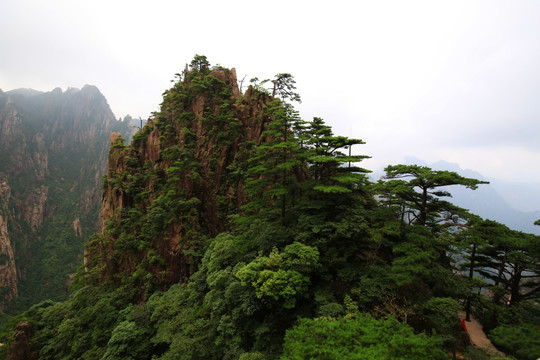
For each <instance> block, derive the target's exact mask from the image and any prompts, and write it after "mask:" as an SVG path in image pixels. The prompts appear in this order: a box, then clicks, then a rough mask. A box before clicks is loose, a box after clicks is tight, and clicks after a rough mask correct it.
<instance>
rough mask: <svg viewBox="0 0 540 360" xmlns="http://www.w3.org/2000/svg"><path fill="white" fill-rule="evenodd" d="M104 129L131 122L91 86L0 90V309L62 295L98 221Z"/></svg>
mask: <svg viewBox="0 0 540 360" xmlns="http://www.w3.org/2000/svg"><path fill="white" fill-rule="evenodd" d="M111 132H120V133H122V135H123V136H124V137H126V138H128V137H130V135H131V133H132V132H133V130H132V127H131V125H130V122H129V121H123V122H119V121H117V120H116V119H115V117H114V114H113V113H112V111H111V109H110V108H109V105H108V104H107V100H106V99H105V97H104V96H103V95H102V94H101V92H100V91H99V90H98V88H96V87H95V86H89V85H87V86H84V87H83V88H82V89H80V90H79V89H75V88H70V89H68V90H66V91H65V92H62V90H61V89H60V88H56V89H54V90H53V91H51V92H40V91H36V90H32V89H17V90H11V91H6V92H0V152H1V154H2V156H1V157H0V310H2V309H5V307H6V305H7V304H8V303H10V302H11V301H12V300H14V299H17V300H18V302H19V303H21V304H22V306H28V305H29V304H31V303H34V302H36V301H41V300H44V299H53V300H56V299H61V298H62V297H63V296H65V294H66V289H67V283H68V281H69V274H70V273H74V272H75V270H76V269H77V267H78V266H79V265H80V264H81V263H82V252H83V244H84V242H86V241H87V240H88V238H89V236H90V235H91V234H93V233H94V232H96V231H97V230H98V228H99V217H98V207H99V205H100V201H101V178H102V175H103V174H104V173H105V170H106V168H107V154H108V149H109V144H110V140H109V134H110V133H111Z"/></svg>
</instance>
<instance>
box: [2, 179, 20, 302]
mask: <svg viewBox="0 0 540 360" xmlns="http://www.w3.org/2000/svg"><path fill="white" fill-rule="evenodd" d="M10 197H11V189H10V188H9V186H8V183H7V179H6V178H5V177H4V178H2V177H0V294H1V295H3V298H4V302H9V301H11V300H12V299H13V297H15V296H17V294H18V289H17V269H16V267H15V253H14V251H13V241H12V240H11V238H10V236H9V232H8V217H9V208H8V203H9V199H10ZM0 305H3V303H0Z"/></svg>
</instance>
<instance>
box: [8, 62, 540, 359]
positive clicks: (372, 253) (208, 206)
mask: <svg viewBox="0 0 540 360" xmlns="http://www.w3.org/2000/svg"><path fill="white" fill-rule="evenodd" d="M299 101H301V97H300V95H299V94H298V93H296V87H295V80H294V78H293V76H292V75H290V74H287V73H281V74H277V75H276V76H275V78H273V79H268V80H258V79H257V78H254V79H252V81H251V83H250V85H249V87H248V89H247V90H246V91H245V92H242V89H241V87H240V89H239V87H238V82H237V80H236V73H235V71H234V69H226V68H223V67H221V66H212V65H211V64H210V63H209V62H208V60H207V58H206V57H205V56H202V55H196V56H195V57H194V59H193V61H192V62H191V63H190V64H188V65H186V68H185V69H184V70H183V72H181V73H178V74H176V77H175V80H174V83H173V86H172V87H171V88H170V89H168V90H167V91H165V92H164V93H163V102H162V104H161V109H160V111H158V112H156V113H154V114H153V116H152V118H151V119H149V121H148V122H147V124H146V125H145V126H144V127H143V128H142V129H140V130H139V131H138V132H137V133H136V134H135V135H134V137H133V140H132V142H131V144H124V140H123V139H122V138H121V137H117V138H116V139H114V141H113V144H112V145H111V149H110V152H109V170H108V173H107V175H106V176H104V178H103V200H102V219H103V226H102V231H100V232H99V233H97V234H95V235H93V236H92V237H91V238H90V240H89V241H88V242H87V243H86V245H85V259H84V264H81V266H80V267H79V269H78V271H77V274H76V275H75V277H74V280H73V285H72V287H71V292H70V295H69V298H68V299H67V300H66V301H60V302H57V301H51V300H47V301H44V302H41V303H39V304H36V305H34V306H32V307H31V308H29V309H28V310H26V311H24V312H22V313H20V314H18V315H16V316H13V317H11V318H10V319H9V320H8V321H7V322H6V324H5V325H4V326H3V328H2V329H1V333H0V337H1V338H0V342H5V345H4V346H2V347H0V358H5V359H23V358H24V359H56V360H59V359H88V360H90V359H92V360H95V359H103V360H109V359H123V360H128V359H148V360H150V359H201V360H202V359H241V360H266V359H282V360H289V359H290V360H293V359H411V360H412V359H415V360H418V359H420V360H421V359H426V360H427V359H435V360H437V359H452V358H458V357H461V358H466V359H472V360H480V359H527V360H532V359H537V358H538V357H539V356H540V332H539V330H538V329H539V327H540V312H539V309H538V304H537V301H538V299H539V297H540V242H539V239H538V236H535V235H532V234H526V233H523V232H519V231H515V230H511V229H509V228H508V227H506V226H505V225H503V224H500V223H497V222H495V221H492V220H489V219H482V218H480V217H479V216H477V215H475V214H472V213H470V212H468V211H467V209H463V208H459V207H457V206H455V205H454V204H452V202H451V201H450V200H451V189H452V187H456V186H461V187H466V188H469V189H470V191H474V190H475V189H476V188H478V187H479V186H483V185H484V184H486V183H485V182H484V181H480V180H476V179H472V178H466V177H463V176H461V175H459V174H457V173H455V172H450V171H436V170H432V169H430V168H428V167H424V166H417V165H399V164H398V165H389V166H387V167H386V169H385V176H384V177H383V178H382V179H380V180H378V181H373V180H371V179H370V177H369V173H370V171H369V170H368V169H365V168H363V167H362V166H361V164H362V160H364V159H366V158H368V155H358V152H361V148H362V144H363V141H362V140H360V139H352V138H348V137H345V136H340V135H336V134H334V133H333V131H332V129H331V127H330V126H328V125H327V124H326V123H325V121H324V120H323V119H321V118H318V117H315V118H313V119H310V120H304V119H301V118H300V116H299V113H298V112H297V111H296V110H295V108H294V104H295V103H296V102H299ZM539 225H540V223H539ZM460 316H461V317H464V318H466V319H467V320H469V319H470V318H471V317H472V318H475V319H477V320H478V321H480V322H481V323H482V325H483V326H484V331H485V332H486V333H487V335H488V337H489V338H490V340H491V341H492V342H493V344H494V345H495V347H497V349H498V350H500V351H501V352H504V353H505V354H506V356H504V355H502V354H490V353H489V352H488V351H486V350H483V349H481V348H477V347H473V346H471V344H470V341H469V337H468V334H467V332H466V331H464V328H463V326H462V322H461V320H460V319H461V318H460Z"/></svg>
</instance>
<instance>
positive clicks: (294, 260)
mask: <svg viewBox="0 0 540 360" xmlns="http://www.w3.org/2000/svg"><path fill="white" fill-rule="evenodd" d="M318 259H319V252H318V251H317V249H316V248H313V247H310V246H306V245H303V244H301V243H298V242H295V243H293V244H291V245H287V246H286V247H285V249H284V250H283V252H281V253H280V252H279V251H278V250H277V248H274V249H273V250H272V252H271V253H270V255H269V256H262V255H259V256H258V257H257V258H256V259H255V260H254V261H252V262H250V263H249V264H247V265H246V266H244V267H242V268H240V269H239V270H238V272H237V273H236V276H237V277H238V278H239V279H240V280H241V282H242V285H243V286H252V287H253V288H254V289H255V294H256V295H257V297H258V298H272V299H274V300H276V301H283V306H284V307H285V308H292V307H294V306H295V304H296V299H297V297H298V296H301V295H303V293H304V292H306V290H307V287H308V285H309V277H308V276H307V274H309V273H310V272H312V271H313V270H314V269H315V268H316V267H317V265H318Z"/></svg>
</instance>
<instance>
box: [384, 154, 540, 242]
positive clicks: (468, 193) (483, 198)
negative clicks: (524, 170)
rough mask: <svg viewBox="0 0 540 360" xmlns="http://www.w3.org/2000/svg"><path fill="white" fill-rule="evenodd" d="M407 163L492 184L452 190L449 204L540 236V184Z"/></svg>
mask: <svg viewBox="0 0 540 360" xmlns="http://www.w3.org/2000/svg"><path fill="white" fill-rule="evenodd" d="M405 163H406V164H416V165H421V166H428V167H430V168H432V169H433V170H447V171H454V172H456V173H458V174H460V175H462V176H465V177H470V178H475V179H479V180H485V181H489V182H490V184H488V185H480V186H479V187H478V189H476V190H470V189H467V188H464V187H462V186H452V187H449V192H450V193H451V194H452V198H450V199H448V200H449V201H451V202H452V203H454V204H456V205H457V206H460V207H462V208H465V209H468V210H469V211H470V212H472V213H474V214H476V215H479V216H481V217H482V218H484V219H490V220H495V221H498V222H500V223H502V224H505V225H506V226H508V227H509V228H511V229H514V230H519V231H523V232H527V233H531V234H537V235H540V226H536V225H534V221H535V220H537V219H540V184H520V183H511V182H505V181H501V180H498V179H491V178H486V177H484V176H483V175H482V174H480V173H479V172H476V171H473V170H470V169H462V168H461V167H460V166H459V165H458V164H455V163H450V162H447V161H443V160H441V161H438V162H436V163H433V164H428V163H426V162H424V161H422V160H420V159H417V158H414V157H406V158H405ZM382 175H383V174H382V173H379V174H377V175H376V176H377V178H380V176H382ZM509 199H511V200H512V201H509ZM535 203H536V204H537V206H536V207H535V206H534V204H535Z"/></svg>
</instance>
